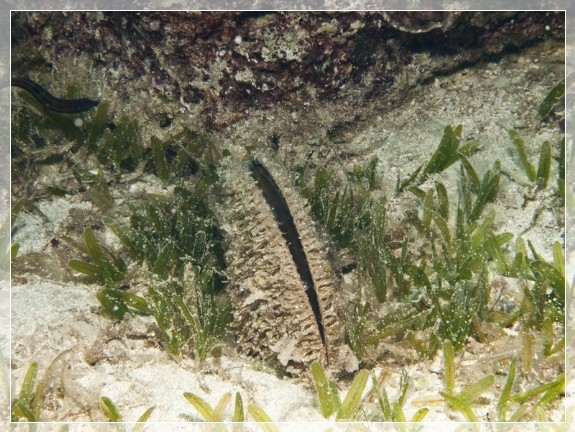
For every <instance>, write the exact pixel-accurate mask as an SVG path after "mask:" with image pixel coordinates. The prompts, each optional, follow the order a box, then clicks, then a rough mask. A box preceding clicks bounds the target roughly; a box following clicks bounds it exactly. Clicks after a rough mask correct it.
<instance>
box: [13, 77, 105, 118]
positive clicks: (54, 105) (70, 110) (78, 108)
mask: <svg viewBox="0 0 575 432" xmlns="http://www.w3.org/2000/svg"><path fill="white" fill-rule="evenodd" d="M12 85H13V86H16V87H20V88H23V89H24V90H26V91H28V92H29V93H30V94H31V95H32V96H34V98H35V99H36V100H37V101H38V102H40V104H42V106H44V107H45V108H46V109H49V110H50V111H54V112H57V113H62V114H78V113H81V112H84V111H88V110H90V109H92V108H94V107H95V106H97V105H98V104H99V102H98V101H96V100H92V99H86V98H82V99H60V98H57V97H54V96H52V95H51V94H50V93H49V92H48V91H47V90H46V89H44V87H42V86H41V85H40V84H38V83H37V82H35V81H32V80H31V79H28V78H12Z"/></svg>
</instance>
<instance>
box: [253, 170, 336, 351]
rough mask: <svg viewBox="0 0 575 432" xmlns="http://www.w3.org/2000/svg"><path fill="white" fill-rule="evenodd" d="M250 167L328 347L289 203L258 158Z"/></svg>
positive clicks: (322, 339) (313, 287)
mask: <svg viewBox="0 0 575 432" xmlns="http://www.w3.org/2000/svg"><path fill="white" fill-rule="evenodd" d="M249 169H250V171H251V174H252V177H253V178H254V180H255V181H256V182H257V184H258V187H259V188H260V189H261V191H262V194H263V196H264V198H265V200H266V201H267V203H268V205H269V206H270V209H271V211H272V213H273V215H274V217H275V219H276V222H277V224H278V226H279V228H280V231H281V233H282V235H283V237H284V239H285V240H286V243H287V246H288V249H289V251H290V253H291V256H292V259H293V261H294V263H295V265H296V268H297V271H298V273H299V276H300V278H301V280H302V282H303V283H304V285H305V293H306V294H307V298H308V301H309V303H310V305H311V308H312V310H313V313H314V315H315V320H316V322H317V326H318V330H319V335H320V337H321V341H322V343H323V346H324V347H326V341H325V331H324V328H323V319H322V314H321V310H320V306H319V300H318V298H317V293H316V291H315V284H314V282H313V278H312V275H311V271H310V268H309V264H308V262H307V258H306V255H305V251H304V249H303V246H302V244H301V240H300V238H299V234H298V232H297V228H296V226H295V224H294V221H293V217H292V215H291V212H290V209H289V207H288V204H287V202H286V200H285V198H284V196H283V194H282V192H281V190H280V188H279V187H278V185H277V184H276V182H275V181H274V179H273V177H272V175H271V174H270V173H269V172H268V170H267V169H266V168H265V167H264V166H263V165H262V164H261V163H260V162H259V161H258V160H255V159H254V160H252V161H251V162H250V164H249Z"/></svg>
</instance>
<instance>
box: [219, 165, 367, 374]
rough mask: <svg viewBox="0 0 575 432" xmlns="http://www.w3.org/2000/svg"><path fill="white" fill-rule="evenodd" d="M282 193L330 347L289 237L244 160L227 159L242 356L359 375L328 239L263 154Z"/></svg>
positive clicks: (296, 369)
mask: <svg viewBox="0 0 575 432" xmlns="http://www.w3.org/2000/svg"><path fill="white" fill-rule="evenodd" d="M255 157H257V159H258V161H259V162H260V163H261V164H263V165H264V166H265V168H266V169H267V170H268V172H269V173H270V174H271V175H272V176H273V179H274V181H275V183H276V184H277V186H278V187H279V189H280V190H281V192H282V194H283V196H284V198H285V200H286V202H287V204H288V207H289V209H290V212H291V214H292V217H293V220H294V224H295V225H296V228H297V230H298V233H299V236H300V239H301V242H302V246H303V248H304V251H305V254H306V257H307V261H308V265H309V268H310V270H311V274H312V277H313V281H314V285H315V289H316V292H317V297H318V300H319V305H320V310H321V315H322V321H323V326H324V332H325V340H326V343H325V346H324V344H323V342H322V340H321V337H320V333H319V327H318V324H317V322H316V319H315V316H314V313H313V310H312V307H311V305H310V303H309V300H308V297H307V295H306V293H305V285H304V283H303V282H302V280H301V278H300V276H299V274H298V271H297V268H296V264H295V263H294V261H293V259H292V256H291V254H290V252H289V249H288V246H287V243H286V240H285V239H284V237H283V235H282V233H281V231H280V228H279V227H278V224H277V222H276V220H275V218H274V215H273V213H272V211H271V209H270V207H269V205H268V203H267V202H266V200H265V198H264V196H263V194H262V191H261V190H260V189H259V187H258V185H257V183H256V181H255V180H254V179H253V178H252V177H251V176H250V172H249V169H248V165H247V163H246V162H245V161H238V160H236V159H234V158H233V157H227V158H226V160H225V161H223V162H222V165H221V167H220V187H221V192H222V201H221V202H220V204H219V205H218V208H217V213H218V217H219V218H220V219H221V227H222V229H223V231H224V236H225V238H226V243H227V253H226V259H227V261H228V270H227V271H228V278H229V281H230V283H229V287H228V291H229V295H230V298H231V301H232V304H233V306H234V322H233V324H232V326H231V332H232V334H233V336H234V337H235V340H236V345H237V349H238V351H240V352H241V353H243V354H245V355H248V356H250V357H254V358H259V359H261V360H263V361H264V362H266V363H268V364H270V365H271V366H273V367H275V368H277V369H279V370H281V371H284V372H287V373H288V374H290V375H297V374H300V373H301V372H302V371H307V370H308V369H309V365H310V364H311V363H312V362H313V361H318V362H320V363H321V364H322V365H324V367H327V368H329V369H330V370H332V371H333V372H335V373H339V372H346V373H349V372H353V371H355V370H357V368H358V362H357V359H356V358H355V356H354V355H353V353H352V352H351V349H350V348H349V347H348V346H347V345H346V344H345V341H344V324H343V322H342V320H341V319H340V316H339V314H338V311H337V310H336V309H337V308H336V304H337V289H336V288H337V281H336V278H335V275H334V273H333V271H332V268H331V265H330V263H329V261H328V259H327V245H326V244H325V242H324V241H322V240H321V237H320V236H319V235H318V232H317V231H316V228H315V226H314V224H313V222H312V220H311V219H310V216H309V213H308V211H307V209H306V205H305V204H306V203H305V200H304V199H303V198H302V197H300V196H299V195H298V194H297V192H296V191H295V190H294V187H293V185H292V183H291V181H290V176H289V174H288V173H287V171H286V170H285V169H283V168H282V167H280V166H279V165H278V164H276V163H274V162H273V161H272V159H271V158H270V157H268V156H267V155H265V154H258V155H256V156H255Z"/></svg>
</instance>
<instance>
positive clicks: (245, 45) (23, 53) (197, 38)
mask: <svg viewBox="0 0 575 432" xmlns="http://www.w3.org/2000/svg"><path fill="white" fill-rule="evenodd" d="M12 16H13V20H12V28H13V35H14V37H13V40H14V44H13V47H12V53H13V67H12V70H14V71H16V72H18V71H29V70H30V67H31V66H33V65H35V64H36V65H37V64H42V63H44V64H46V65H54V66H55V67H58V64H59V63H60V62H61V59H63V58H65V57H66V56H73V57H77V56H78V53H81V55H82V56H86V57H87V58H88V60H87V64H88V65H89V66H88V67H90V68H92V67H95V68H98V69H100V71H99V72H98V73H100V74H101V76H102V77H104V80H105V81H106V82H108V85H110V86H113V87H114V88H113V91H114V92H115V94H117V97H118V98H119V99H129V98H130V97H131V96H133V95H134V94H135V93H137V92H135V91H134V89H133V85H132V84H136V83H137V84H138V86H139V87H138V88H145V89H146V90H149V91H151V92H153V93H155V94H156V95H157V96H159V97H162V98H167V99H171V100H175V101H179V102H180V103H181V104H182V105H184V106H185V107H186V108H188V109H189V110H190V111H191V112H196V111H198V112H199V117H200V119H201V120H202V123H203V124H204V125H205V126H206V127H207V128H208V129H212V130H220V129H223V128H225V127H227V126H229V125H231V124H233V123H235V122H238V121H240V120H242V119H244V118H246V116H247V114H248V113H249V112H250V111H252V110H266V109H270V108H272V107H274V106H276V105H277V104H278V103H287V104H292V105H294V106H299V105H301V103H302V101H306V100H313V99H316V98H317V99H318V100H326V99H327V100H334V99H338V100H342V101H347V102H348V103H349V104H351V105H354V104H355V105H357V106H361V105H362V104H364V103H366V102H367V101H368V100H370V99H372V98H374V97H377V98H381V99H382V100H385V101H386V103H390V104H394V103H398V102H400V101H401V100H403V99H404V98H405V97H406V95H407V93H408V90H409V89H410V88H412V87H414V86H416V85H417V84H421V83H423V82H426V81H427V80H429V79H431V78H433V77H434V76H436V75H443V74H446V73H449V72H452V71H454V70H457V69H458V68H459V67H463V66H468V65H469V64H471V63H475V62H478V61H481V60H482V59H485V58H486V57H489V56H491V58H492V56H497V55H500V54H502V53H504V52H505V50H508V49H517V48H521V47H524V46H527V45H529V44H532V43H534V42H537V41H542V40H545V39H549V38H554V39H557V40H560V41H562V40H563V39H564V34H565V14H564V12H561V11H557V12H546V11H540V12H539V11H532V12H450V11H435V12H409V11H399V12H385V11H373V12H307V11H306V12H260V11H250V12H231V11H228V12H169V11H166V12H137V13H136V12H105V13H102V12H66V13H61V12H15V13H13V15H12ZM20 43H22V44H24V43H25V44H26V45H25V46H26V48H22V47H20ZM32 69H33V68H32ZM60 73H61V71H59V74H60ZM31 78H34V77H31ZM142 80H143V81H144V82H145V84H146V85H144V83H143V82H142Z"/></svg>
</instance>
